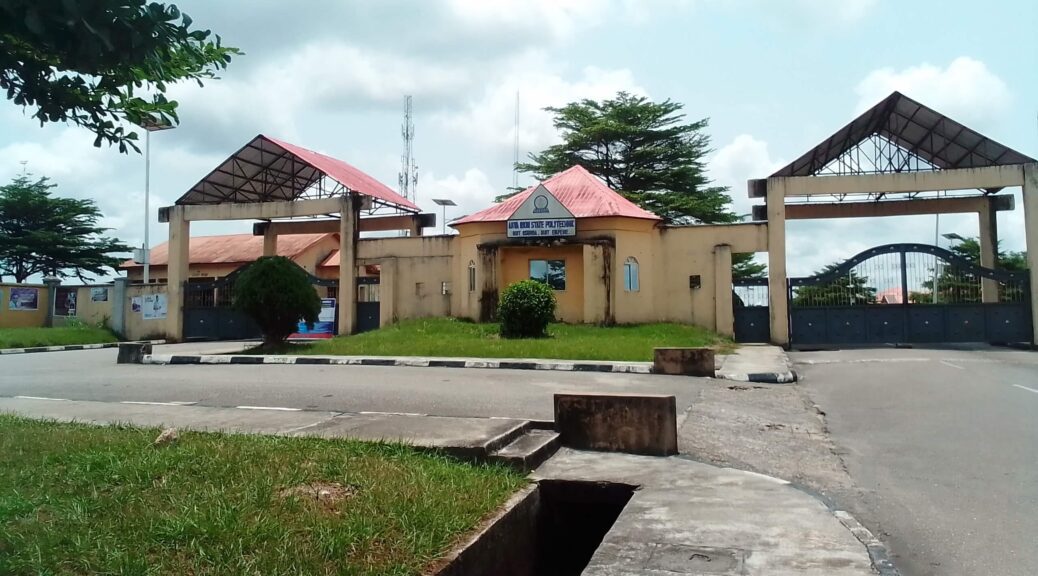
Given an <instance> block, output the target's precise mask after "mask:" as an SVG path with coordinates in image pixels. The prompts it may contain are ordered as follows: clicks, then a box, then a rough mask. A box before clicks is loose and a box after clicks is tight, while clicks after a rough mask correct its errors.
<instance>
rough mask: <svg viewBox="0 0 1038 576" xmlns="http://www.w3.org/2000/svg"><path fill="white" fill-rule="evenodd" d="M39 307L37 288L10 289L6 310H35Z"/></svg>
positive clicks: (38, 291)
mask: <svg viewBox="0 0 1038 576" xmlns="http://www.w3.org/2000/svg"><path fill="white" fill-rule="evenodd" d="M39 307H40V290H39V288H15V287H13V286H12V287H11V296H10V298H9V299H8V301H7V309H8V310H19V311H24V310H36V309H38V308H39Z"/></svg>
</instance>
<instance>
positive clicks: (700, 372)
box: [652, 348, 714, 378]
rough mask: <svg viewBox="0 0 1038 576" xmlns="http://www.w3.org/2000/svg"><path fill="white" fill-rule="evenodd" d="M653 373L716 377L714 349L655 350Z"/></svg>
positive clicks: (653, 354) (653, 352)
mask: <svg viewBox="0 0 1038 576" xmlns="http://www.w3.org/2000/svg"><path fill="white" fill-rule="evenodd" d="M652 372H653V373H654V374H669V375H673V376H704V377H707V378H713V377H714V349H713V348H653V349H652Z"/></svg>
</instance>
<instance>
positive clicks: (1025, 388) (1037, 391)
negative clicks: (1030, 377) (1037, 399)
mask: <svg viewBox="0 0 1038 576" xmlns="http://www.w3.org/2000/svg"><path fill="white" fill-rule="evenodd" d="M1013 386H1016V387H1017V388H1022V389H1024V390H1027V391H1028V392H1034V393H1035V394H1038V390H1035V389H1034V388H1028V387H1027V386H1021V385H1019V384H1013Z"/></svg>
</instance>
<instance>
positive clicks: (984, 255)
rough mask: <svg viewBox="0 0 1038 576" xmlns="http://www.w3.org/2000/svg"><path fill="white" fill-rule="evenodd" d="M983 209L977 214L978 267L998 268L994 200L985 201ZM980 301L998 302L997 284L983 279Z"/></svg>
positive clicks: (996, 222) (996, 221) (990, 198)
mask: <svg viewBox="0 0 1038 576" xmlns="http://www.w3.org/2000/svg"><path fill="white" fill-rule="evenodd" d="M985 200H986V202H984V205H983V207H982V208H981V209H980V211H979V212H977V217H978V218H979V219H980V235H979V236H980V265H981V266H983V267H984V268H997V267H998V220H997V218H996V216H997V214H998V212H996V211H995V205H994V202H995V199H994V198H993V197H989V198H986V199H985ZM980 290H981V301H982V302H998V282H997V281H995V280H989V279H987V278H984V279H982V280H981V281H980Z"/></svg>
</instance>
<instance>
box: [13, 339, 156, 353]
mask: <svg viewBox="0 0 1038 576" xmlns="http://www.w3.org/2000/svg"><path fill="white" fill-rule="evenodd" d="M165 343H166V341H165V340H130V341H128V342H106V343H104V344H69V345H68V346H35V347H33V348H5V349H3V350H0V356H6V355H7V354H35V353H38V352H65V351H67V350H100V349H102V348H118V347H119V344H155V345H158V344H165Z"/></svg>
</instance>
